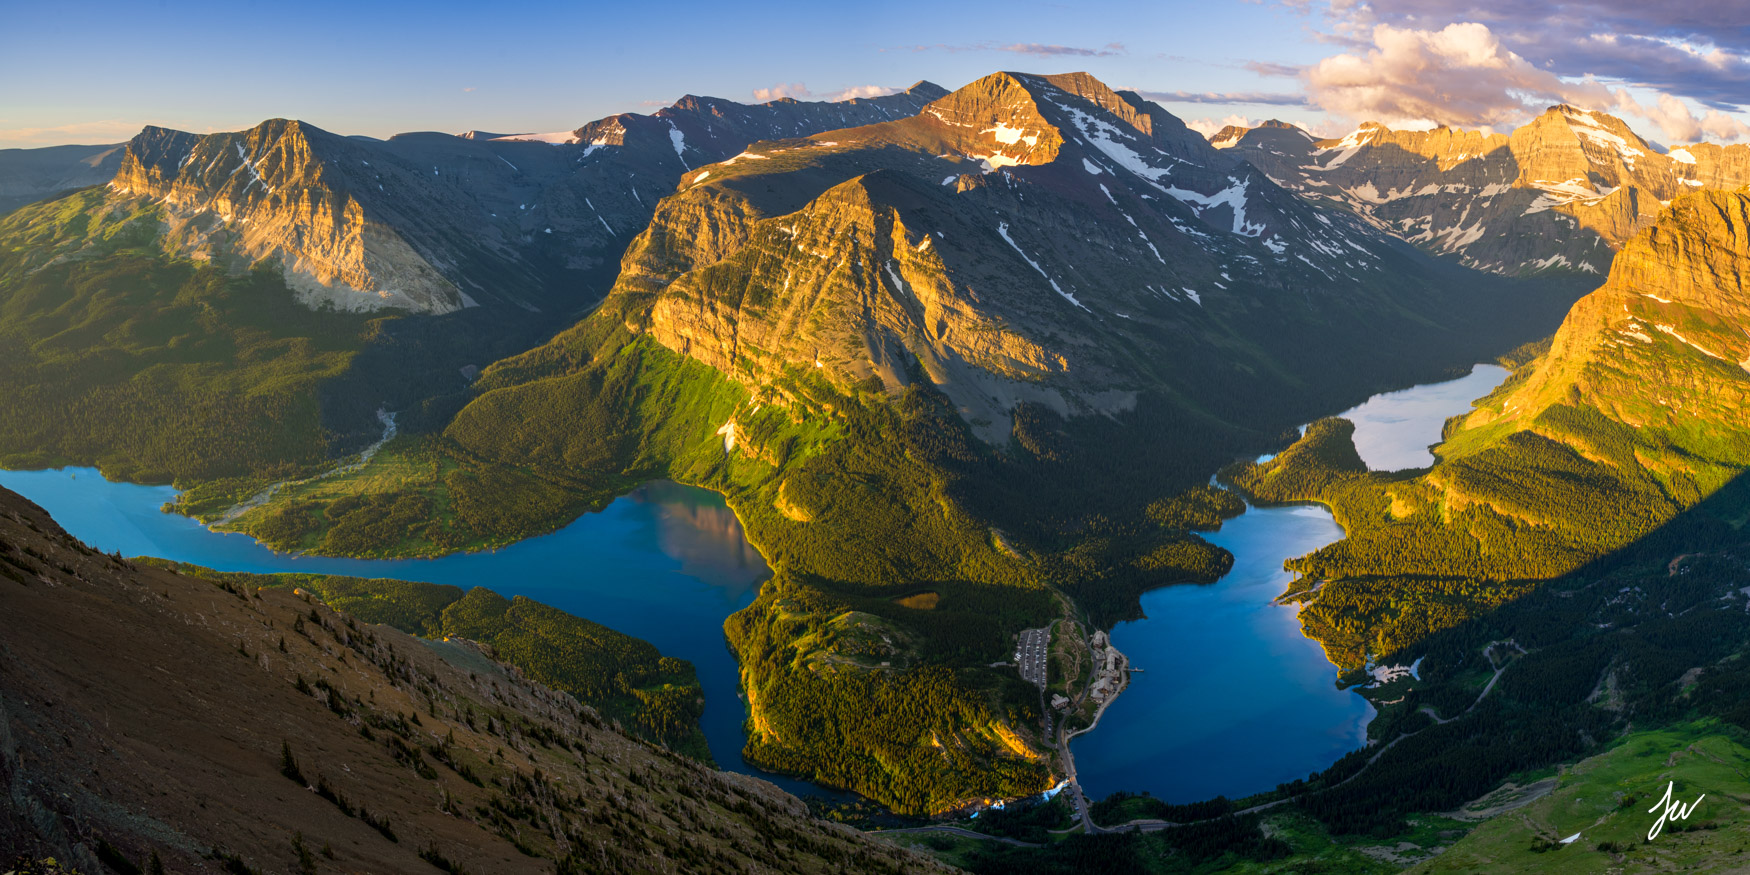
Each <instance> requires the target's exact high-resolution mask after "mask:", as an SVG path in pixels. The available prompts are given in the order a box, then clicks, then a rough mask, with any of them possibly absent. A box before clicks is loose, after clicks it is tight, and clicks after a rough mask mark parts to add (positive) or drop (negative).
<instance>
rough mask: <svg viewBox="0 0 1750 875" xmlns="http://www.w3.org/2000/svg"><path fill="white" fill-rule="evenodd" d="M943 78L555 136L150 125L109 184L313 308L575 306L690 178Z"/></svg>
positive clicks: (728, 105)
mask: <svg viewBox="0 0 1750 875" xmlns="http://www.w3.org/2000/svg"><path fill="white" fill-rule="evenodd" d="M942 93H943V92H942V90H941V89H940V88H938V87H936V86H934V85H931V84H929V83H927V82H923V83H919V84H918V85H916V86H914V87H913V88H912V89H910V90H908V91H905V92H901V93H899V94H894V95H888V96H885V97H878V98H872V99H861V100H849V101H842V102H838V103H802V102H798V101H792V100H786V101H775V102H773V103H770V104H764V105H760V106H747V105H743V104H738V103H735V102H733V101H726V100H719V99H716V98H699V97H691V96H689V97H686V98H683V99H682V100H681V101H679V102H677V103H676V104H675V105H674V106H672V107H668V108H666V109H663V110H660V111H659V112H657V113H655V114H654V115H649V116H644V115H631V114H626V115H617V116H611V117H609V118H606V119H601V120H599V121H595V122H591V123H590V124H588V125H585V126H583V127H581V128H579V129H577V130H576V131H573V132H569V133H561V134H542V135H489V134H483V133H480V132H469V133H468V134H467V135H464V136H450V135H447V134H436V133H412V134H401V135H397V136H395V137H393V138H391V139H389V140H387V141H378V140H371V139H368V138H360V137H341V136H337V135H334V134H331V133H328V132H326V131H322V130H320V129H318V128H315V127H313V126H311V125H309V124H306V123H302V122H296V121H285V120H272V121H268V122H264V123H263V124H261V125H259V126H257V127H255V128H253V129H251V130H248V131H242V132H237V133H228V134H212V135H207V136H197V135H193V134H186V133H182V132H177V131H168V130H164V129H161V128H148V129H147V130H145V131H144V132H142V133H141V134H140V136H138V137H136V138H135V139H134V140H133V141H131V142H130V143H129V144H128V148H127V151H126V156H125V157H124V158H123V159H122V160H121V162H120V167H119V169H118V170H117V172H116V173H115V176H114V179H113V180H111V182H110V188H111V191H112V192H113V194H114V196H115V198H116V199H118V200H122V201H126V200H129V199H133V200H150V201H154V202H161V203H162V205H163V215H164V217H165V219H166V221H167V224H168V229H167V230H168V235H167V238H166V243H167V245H168V247H169V248H170V249H171V250H172V251H175V252H178V253H180V254H183V255H188V256H192V257H195V258H201V259H218V260H220V261H221V262H222V263H227V264H233V265H241V264H247V263H253V262H255V261H258V260H260V259H263V258H274V259H277V260H278V261H279V263H280V265H281V268H282V270H283V271H284V273H285V276H286V279H287V281H288V283H289V284H290V285H292V287H293V288H295V289H296V290H298V292H299V294H300V296H301V297H302V299H303V300H304V301H306V302H307V303H309V304H310V305H312V306H333V307H336V308H339V309H343V310H358V311H368V310H376V309H383V308H397V309H403V310H410V311H414V312H419V313H428V314H439V313H447V312H452V311H455V310H458V309H461V308H464V307H468V306H472V305H475V304H479V305H483V306H488V307H497V308H501V309H502V308H505V307H509V308H512V309H514V310H523V311H534V312H541V311H560V312H571V311H574V310H576V309H577V308H579V307H582V306H585V305H587V304H589V303H590V302H591V301H592V300H594V299H595V298H598V297H599V296H600V295H601V294H603V293H604V292H606V290H607V288H608V286H609V284H610V283H611V282H612V280H613V276H614V271H615V267H616V265H617V264H618V262H619V259H620V256H621V254H622V252H623V251H624V247H625V245H626V243H627V242H628V241H629V240H630V239H631V238H632V236H633V235H634V234H636V233H637V232H638V231H639V230H641V229H643V228H644V226H645V225H646V224H647V223H648V221H649V218H650V215H651V211H652V210H653V209H654V208H655V206H656V203H657V201H658V200H660V199H661V197H662V196H663V195H665V194H667V193H668V192H669V191H671V190H672V189H673V186H674V184H675V182H676V181H677V180H678V179H679V178H680V176H681V174H683V173H685V172H686V171H687V170H688V169H689V168H691V167H694V166H698V165H700V164H706V163H710V162H712V161H719V160H722V159H724V158H728V157H730V156H731V155H734V154H736V153H737V152H739V151H741V150H742V149H744V148H745V147H746V146H747V145H748V144H750V143H752V142H754V141H756V140H762V139H772V138H775V137H784V136H797V135H806V134H810V133H814V132H817V131H820V130H824V129H828V128H833V127H842V126H846V125H856V124H864V123H868V122H872V121H879V120H883V119H887V118H894V117H903V116H906V115H910V114H912V113H915V112H916V110H917V108H918V107H920V106H922V104H923V103H925V102H927V101H928V100H931V99H933V98H935V97H939V96H941V94H942Z"/></svg>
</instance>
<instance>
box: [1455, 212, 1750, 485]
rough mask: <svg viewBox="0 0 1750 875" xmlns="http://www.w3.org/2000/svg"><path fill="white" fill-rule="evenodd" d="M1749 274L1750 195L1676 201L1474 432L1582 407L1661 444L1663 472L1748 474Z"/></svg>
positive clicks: (1530, 423)
mask: <svg viewBox="0 0 1750 875" xmlns="http://www.w3.org/2000/svg"><path fill="white" fill-rule="evenodd" d="M1747 270H1750V195H1745V194H1743V193H1738V192H1719V191H1701V192H1697V193H1695V194H1690V195H1683V196H1680V197H1679V198H1678V199H1677V200H1675V201H1673V202H1672V203H1671V206H1670V208H1669V209H1668V210H1666V211H1665V213H1664V214H1663V215H1661V216H1660V218H1659V220H1658V221H1657V223H1655V224H1654V225H1653V226H1652V227H1650V228H1648V229H1647V230H1646V231H1645V232H1644V233H1642V234H1640V235H1638V236H1636V237H1635V238H1634V239H1632V240H1630V241H1629V242H1628V244H1627V245H1625V246H1624V247H1623V249H1622V251H1621V253H1619V254H1618V255H1617V257H1616V263H1615V265H1614V267H1613V268H1612V270H1611V272H1610V278H1609V281H1608V282H1606V283H1605V284H1604V286H1603V287H1601V288H1600V289H1598V290H1597V291H1595V292H1593V293H1592V294H1590V295H1587V296H1586V297H1585V298H1582V299H1581V300H1580V302H1579V303H1577V304H1576V305H1575V306H1574V309H1573V310H1572V311H1571V312H1570V313H1569V315H1568V318H1567V319H1566V320H1565V321H1563V323H1562V327H1561V329H1560V330H1558V331H1557V332H1556V335H1555V339H1554V340H1553V341H1552V344H1551V347H1550V351H1549V353H1548V354H1546V355H1545V356H1544V357H1543V358H1542V359H1540V360H1539V361H1538V362H1537V363H1536V365H1535V366H1534V368H1533V369H1532V371H1531V373H1530V375H1529V376H1528V377H1527V379H1526V380H1525V381H1524V383H1523V384H1522V385H1520V386H1519V387H1518V388H1517V389H1516V390H1515V391H1513V392H1512V393H1511V394H1509V395H1506V396H1504V397H1502V398H1501V399H1500V401H1501V403H1500V404H1499V405H1491V407H1490V408H1488V409H1485V410H1481V411H1478V412H1477V413H1475V414H1473V415H1472V417H1471V419H1470V420H1469V421H1467V425H1476V426H1481V425H1484V424H1490V423H1497V424H1498V423H1514V424H1518V425H1520V426H1521V427H1530V428H1537V425H1536V423H1537V421H1538V419H1539V417H1540V416H1541V415H1542V414H1544V412H1545V411H1547V410H1548V409H1550V408H1551V407H1555V406H1558V405H1575V404H1579V405H1584V406H1587V407H1590V408H1593V409H1595V410H1597V411H1599V412H1600V413H1603V414H1604V415H1605V416H1606V417H1608V418H1609V419H1611V420H1614V421H1618V422H1621V423H1623V424H1624V425H1627V426H1629V427H1631V428H1634V429H1647V430H1650V433H1654V434H1659V435H1663V436H1664V437H1665V439H1666V440H1668V441H1670V442H1671V443H1672V446H1671V447H1670V448H1668V449H1669V451H1670V454H1669V455H1670V457H1669V458H1667V459H1665V460H1664V461H1665V463H1666V464H1673V465H1679V466H1680V467H1696V468H1698V469H1701V468H1711V467H1713V466H1715V465H1726V466H1736V465H1744V464H1750V453H1746V452H1745V447H1744V446H1742V442H1743V439H1744V435H1743V434H1742V433H1743V432H1744V431H1745V429H1744V422H1745V419H1744V417H1745V415H1746V413H1747V412H1750V332H1747V331H1746V329H1745V326H1746V325H1750V287H1747V285H1746V271H1747ZM1713 429H1717V431H1714V433H1712V434H1709V433H1708V432H1709V431H1710V430H1713ZM1679 450H1681V451H1682V452H1681V454H1682V455H1687V456H1688V457H1689V458H1688V459H1687V460H1682V459H1680V458H1679V455H1680V454H1679V452H1678V451H1679ZM1661 455H1665V453H1661ZM1717 477H1718V473H1717V472H1715V474H1714V476H1710V477H1708V478H1707V479H1709V480H1710V481H1717Z"/></svg>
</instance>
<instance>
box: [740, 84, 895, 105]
mask: <svg viewBox="0 0 1750 875" xmlns="http://www.w3.org/2000/svg"><path fill="white" fill-rule="evenodd" d="M898 91H899V89H898V88H888V87H887V86H885V85H854V86H852V87H850V88H846V89H844V90H842V91H834V92H832V93H830V94H815V93H814V92H813V91H811V90H809V88H808V85H807V84H806V83H803V82H779V83H778V84H776V85H773V86H772V87H770V88H755V89H754V90H753V99H754V100H757V101H759V102H761V103H766V102H768V101H772V100H778V99H781V98H785V97H788V98H790V99H791V100H826V101H838V100H850V99H852V98H854V97H861V98H869V97H883V96H886V95H888V94H893V93H896V92H898Z"/></svg>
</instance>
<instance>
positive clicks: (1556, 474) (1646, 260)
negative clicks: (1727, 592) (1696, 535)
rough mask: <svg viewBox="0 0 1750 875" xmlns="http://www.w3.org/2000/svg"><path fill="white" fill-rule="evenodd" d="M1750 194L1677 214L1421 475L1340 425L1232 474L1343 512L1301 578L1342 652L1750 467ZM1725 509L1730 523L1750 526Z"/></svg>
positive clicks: (1658, 519)
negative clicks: (1390, 462)
mask: <svg viewBox="0 0 1750 875" xmlns="http://www.w3.org/2000/svg"><path fill="white" fill-rule="evenodd" d="M1747 214H1750V196H1746V195H1743V194H1726V193H1717V192H1709V193H1702V194H1697V195H1692V196H1689V197H1686V198H1684V199H1682V200H1680V201H1679V202H1678V203H1677V204H1676V205H1674V206H1673V208H1672V209H1671V210H1670V211H1669V212H1668V213H1667V214H1665V216H1664V217H1663V218H1662V219H1661V221H1660V223H1659V224H1658V225H1657V226H1655V227H1654V228H1653V229H1651V230H1649V231H1648V232H1647V233H1645V234H1643V235H1642V236H1641V237H1639V238H1637V239H1636V240H1635V241H1633V242H1632V243H1631V244H1630V245H1629V246H1628V247H1627V248H1625V249H1624V251H1623V253H1622V255H1620V256H1619V257H1618V260H1617V267H1616V269H1614V270H1613V271H1612V274H1611V278H1610V281H1609V282H1608V283H1607V284H1606V285H1605V286H1604V287H1603V288H1601V289H1599V290H1598V291H1596V292H1594V293H1592V294H1591V295H1589V296H1587V297H1586V298H1585V299H1582V300H1581V301H1580V303H1578V304H1576V305H1575V307H1574V309H1573V311H1572V312H1571V313H1570V314H1569V316H1568V318H1567V320H1566V321H1565V322H1564V323H1563V326H1562V328H1561V330H1560V331H1559V332H1557V334H1556V335H1555V337H1554V339H1553V340H1552V342H1551V344H1550V347H1549V349H1548V351H1547V352H1544V353H1543V354H1542V355H1541V356H1539V357H1538V358H1536V359H1535V360H1533V361H1531V362H1529V363H1527V364H1525V365H1523V366H1522V367H1521V369H1520V370H1519V372H1517V373H1515V374H1514V375H1513V377H1512V378H1510V379H1509V380H1508V381H1506V382H1505V383H1503V384H1502V385H1501V387H1500V388H1498V389H1497V390H1496V391H1495V392H1494V393H1492V394H1491V395H1489V396H1488V397H1487V398H1484V399H1481V400H1480V401H1478V402H1477V409H1476V410H1475V411H1474V412H1472V413H1471V414H1469V415H1468V416H1466V417H1464V418H1462V419H1460V420H1455V424H1453V425H1450V426H1449V428H1448V430H1447V437H1446V441H1445V442H1444V443H1443V444H1442V445H1441V446H1440V447H1439V448H1438V449H1437V451H1436V452H1437V455H1438V457H1439V461H1438V462H1437V464H1435V465H1434V466H1433V468H1432V469H1430V470H1428V471H1425V472H1409V473H1398V474H1369V473H1366V472H1364V471H1360V470H1358V469H1357V468H1355V466H1354V465H1353V464H1342V463H1340V462H1338V461H1334V459H1335V458H1336V455H1337V454H1340V453H1342V452H1343V451H1344V448H1343V447H1342V446H1341V445H1343V444H1347V443H1348V438H1347V434H1346V433H1343V434H1339V433H1338V430H1337V429H1334V428H1325V429H1316V430H1309V431H1308V434H1307V435H1306V437H1305V438H1303V439H1302V441H1301V442H1300V443H1299V444H1297V445H1296V447H1295V448H1293V449H1291V450H1290V451H1288V452H1285V453H1283V454H1282V456H1281V457H1279V458H1277V459H1275V460H1272V461H1271V462H1268V463H1265V464H1263V465H1253V464H1246V465H1241V466H1238V467H1237V468H1236V469H1234V470H1233V471H1232V472H1231V473H1230V476H1231V477H1232V478H1233V479H1234V480H1235V482H1237V483H1238V484H1239V485H1241V486H1242V487H1243V488H1246V489H1248V490H1250V491H1252V492H1253V493H1254V494H1255V495H1257V496H1258V497H1259V498H1261V499H1264V500H1272V501H1289V500H1317V501H1321V502H1324V503H1326V504H1329V505H1330V506H1331V507H1332V509H1333V511H1334V512H1335V513H1336V515H1337V518H1338V521H1339V522H1341V523H1342V524H1343V526H1344V529H1345V531H1346V532H1347V537H1346V538H1345V539H1344V540H1342V541H1339V542H1337V543H1335V544H1332V545H1330V546H1328V547H1325V548H1323V549H1321V550H1319V551H1317V552H1315V553H1313V554H1311V555H1309V556H1306V557H1303V558H1301V559H1297V560H1294V561H1292V562H1290V563H1289V567H1290V568H1291V569H1292V570H1294V571H1297V572H1299V573H1300V574H1302V575H1304V577H1305V582H1306V583H1305V585H1310V584H1311V583H1312V582H1315V581H1325V582H1326V583H1325V585H1324V587H1323V588H1322V589H1321V590H1320V591H1319V594H1318V596H1317V598H1316V599H1315V600H1312V601H1311V603H1310V604H1309V605H1308V606H1307V607H1306V608H1304V609H1303V612H1302V618H1303V622H1304V624H1305V625H1306V627H1307V629H1308V632H1309V634H1312V635H1314V636H1315V637H1317V638H1319V639H1320V640H1321V641H1323V642H1325V644H1326V645H1327V650H1328V651H1329V652H1331V653H1332V654H1333V657H1334V658H1337V659H1338V660H1339V661H1341V662H1344V663H1346V664H1349V665H1355V664H1359V663H1360V662H1362V661H1363V660H1364V659H1365V656H1366V654H1369V653H1374V654H1389V653H1392V652H1395V651H1398V650H1401V649H1403V648H1405V647H1407V646H1409V645H1411V644H1413V643H1414V642H1416V641H1418V640H1420V639H1421V638H1423V637H1425V636H1426V635H1427V634H1429V633H1430V632H1433V631H1435V630H1437V629H1440V628H1443V627H1446V626H1450V625H1452V624H1454V623H1457V622H1461V621H1463V620H1464V619H1466V618H1467V617H1471V616H1475V615H1476V613H1477V612H1479V611H1482V610H1487V609H1489V608H1491V607H1494V606H1497V605H1499V604H1501V603H1502V602H1503V601H1505V600H1508V599H1511V598H1514V597H1517V596H1518V595H1519V594H1522V593H1523V592H1525V591H1526V589H1527V588H1528V587H1529V586H1532V585H1534V584H1535V582H1536V581H1540V580H1548V579H1551V578H1555V577H1559V576H1561V575H1563V574H1566V573H1569V572H1571V571H1573V570H1575V569H1577V568H1579V567H1581V566H1582V565H1583V564H1585V563H1587V562H1589V561H1592V560H1594V559H1598V558H1600V557H1603V556H1606V555H1608V554H1609V553H1611V552H1612V551H1615V550H1619V549H1622V548H1624V547H1628V546H1629V545H1632V544H1635V543H1636V542H1637V541H1640V540H1641V539H1643V538H1646V537H1647V536H1649V535H1650V534H1652V533H1653V532H1655V531H1657V530H1658V529H1659V528H1660V527H1661V526H1662V525H1664V524H1665V523H1667V522H1668V521H1669V520H1671V519H1672V518H1673V517H1675V516H1677V515H1678V514H1679V513H1680V512H1682V511H1683V510H1685V509H1687V508H1690V507H1693V506H1695V505H1697V504H1698V503H1700V502H1702V501H1703V500H1704V499H1705V498H1707V497H1708V496H1710V495H1713V494H1714V493H1715V492H1717V491H1718V490H1720V489H1721V487H1723V486H1725V485H1726V484H1727V483H1729V482H1730V481H1731V480H1732V479H1733V478H1735V477H1738V476H1741V475H1742V473H1743V472H1744V471H1745V470H1746V468H1747V467H1750V426H1747V425H1746V424H1747V423H1750V418H1747V416H1750V367H1747V366H1746V363H1750V335H1746V334H1745V333H1744V332H1743V330H1742V329H1741V327H1740V326H1741V325H1742V323H1743V322H1744V320H1745V319H1746V318H1750V291H1747V290H1746V289H1744V288H1741V287H1739V286H1738V285H1737V284H1736V283H1735V282H1734V281H1732V280H1731V279H1730V277H1732V276H1735V275H1736V274H1735V273H1734V272H1735V271H1738V270H1740V269H1741V268H1742V267H1743V266H1744V265H1745V264H1750V250H1746V244H1745V241H1744V240H1742V239H1741V238H1740V236H1739V235H1738V234H1737V233H1735V232H1734V230H1733V229H1734V228H1742V227H1743V224H1742V223H1743V221H1744V219H1745V217H1746V215H1747ZM1721 512H1726V513H1727V515H1728V517H1729V518H1730V519H1732V521H1733V522H1734V524H1735V525H1739V526H1741V525H1742V523H1743V518H1742V514H1733V513H1731V512H1730V511H1721Z"/></svg>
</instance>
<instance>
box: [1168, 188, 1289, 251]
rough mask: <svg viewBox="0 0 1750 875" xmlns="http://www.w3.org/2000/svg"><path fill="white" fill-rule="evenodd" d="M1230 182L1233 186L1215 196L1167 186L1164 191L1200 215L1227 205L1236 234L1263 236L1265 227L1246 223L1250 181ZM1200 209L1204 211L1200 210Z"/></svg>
mask: <svg viewBox="0 0 1750 875" xmlns="http://www.w3.org/2000/svg"><path fill="white" fill-rule="evenodd" d="M1228 181H1229V182H1231V183H1233V184H1232V185H1230V186H1228V187H1227V188H1224V189H1222V190H1221V191H1218V192H1216V193H1215V194H1199V193H1197V192H1194V191H1186V190H1185V189H1182V188H1178V187H1176V186H1167V187H1165V189H1163V190H1164V191H1166V193H1167V194H1170V195H1172V196H1173V197H1175V198H1178V199H1179V200H1180V201H1182V202H1184V203H1186V204H1190V205H1192V209H1194V210H1196V211H1197V213H1198V215H1202V214H1203V209H1208V208H1210V207H1216V206H1220V205H1222V204H1226V205H1227V206H1229V207H1231V208H1232V209H1233V213H1234V222H1233V232H1234V233H1235V234H1238V235H1239V236H1241V237H1257V236H1260V235H1262V234H1263V233H1264V226H1263V225H1261V224H1260V225H1253V224H1251V223H1249V222H1247V221H1246V186H1247V184H1249V183H1250V180H1246V179H1235V178H1233V177H1231V176H1230V177H1228ZM1199 207H1201V208H1203V209H1199Z"/></svg>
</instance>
